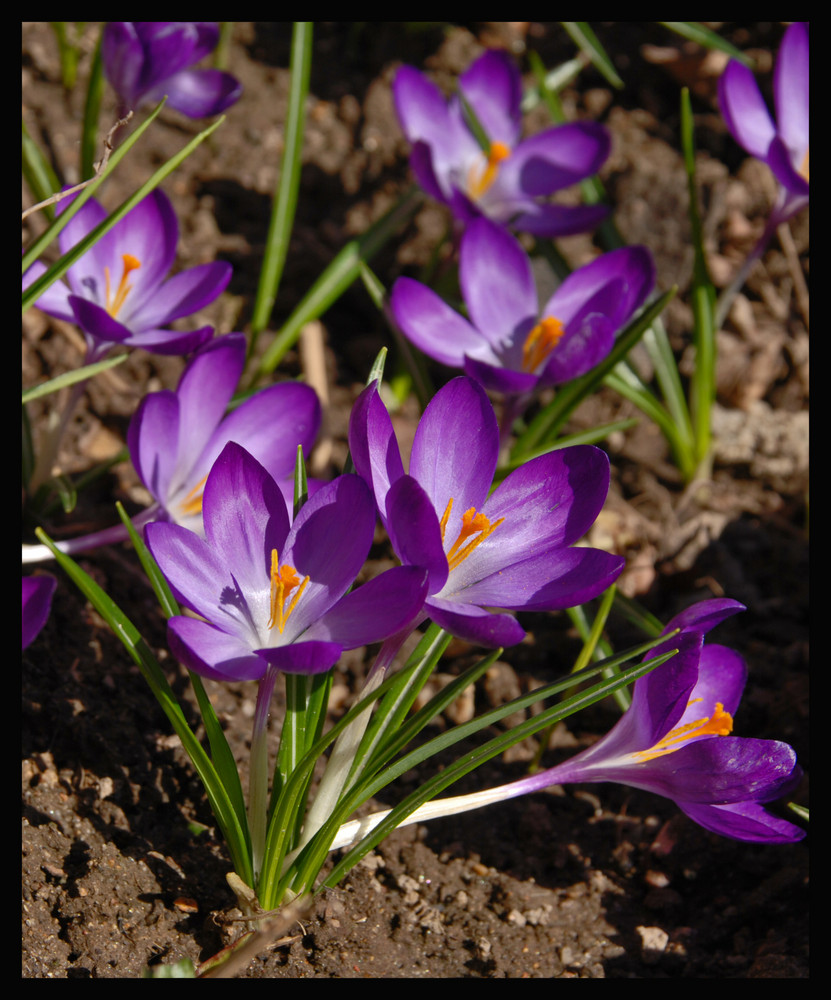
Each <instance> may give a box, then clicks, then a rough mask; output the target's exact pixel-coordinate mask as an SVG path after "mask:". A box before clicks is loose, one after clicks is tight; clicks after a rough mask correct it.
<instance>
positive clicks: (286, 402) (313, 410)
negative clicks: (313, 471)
mask: <svg viewBox="0 0 831 1000" xmlns="http://www.w3.org/2000/svg"><path fill="white" fill-rule="evenodd" d="M320 421H321V410H320V402H319V400H318V398H317V393H315V391H314V389H312V388H311V386H308V385H304V384H302V383H300V382H282V383H280V384H279V385H272V386H269V387H268V388H266V389H261V390H260V391H259V392H258V393H256V394H255V395H254V396H251V397H250V398H249V399H247V400H246V401H245V402H244V403H241V404H240V405H239V406H238V407H237V408H236V409H235V410H232V411H231V413H229V414H228V416H227V417H226V418H225V419H224V420H223V421H222V422H221V424H220V425H219V426H218V427H217V428H216V430H215V431H214V433H213V436H212V438H211V440H210V441H209V443H208V445H207V447H206V449H205V451H204V452H202V454H201V455H200V457H199V461H198V463H197V465H196V466H195V467H194V469H193V473H192V478H194V479H197V480H198V479H201V477H202V476H203V475H205V473H206V472H207V471H208V469H210V467H211V466H212V465H213V463H214V461H215V460H216V458H217V456H218V455H219V453H220V452H221V451H222V449H223V448H224V447H225V445H226V444H227V443H228V442H229V441H235V442H236V443H237V444H238V445H240V446H241V447H243V448H244V449H245V450H246V451H247V452H248V453H249V454H250V455H252V456H253V457H254V458H255V459H256V460H257V461H258V462H259V463H260V465H262V466H263V468H264V469H265V470H266V471H267V472H268V473H269V475H270V476H271V477H272V479H274V480H275V481H276V482H277V483H278V484H281V480H284V479H286V478H290V477H292V476H293V474H294V467H295V463H296V460H297V446H298V445H301V446H302V448H303V454H304V455H308V454H309V453H310V452H311V450H312V448H313V446H314V442H315V439H316V438H317V434H318V431H319V429H320Z"/></svg>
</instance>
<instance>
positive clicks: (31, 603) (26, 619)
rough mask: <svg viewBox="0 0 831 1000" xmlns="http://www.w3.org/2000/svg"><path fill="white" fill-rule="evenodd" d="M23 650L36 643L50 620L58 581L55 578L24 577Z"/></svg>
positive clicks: (22, 590)
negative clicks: (39, 634)
mask: <svg viewBox="0 0 831 1000" xmlns="http://www.w3.org/2000/svg"><path fill="white" fill-rule="evenodd" d="M22 581H23V582H22V587H21V594H22V606H21V610H22V621H23V628H22V634H21V638H22V648H23V649H25V648H26V647H27V646H28V645H30V644H31V643H32V642H34V640H35V638H36V637H37V635H38V633H39V632H40V630H41V629H42V628H43V626H44V625H45V624H46V620H47V619H48V618H49V612H50V611H51V609H52V596H53V594H54V593H55V588H56V587H57V585H58V581H57V580H56V579H55V577H54V576H49V575H44V576H24V577H23V578H22Z"/></svg>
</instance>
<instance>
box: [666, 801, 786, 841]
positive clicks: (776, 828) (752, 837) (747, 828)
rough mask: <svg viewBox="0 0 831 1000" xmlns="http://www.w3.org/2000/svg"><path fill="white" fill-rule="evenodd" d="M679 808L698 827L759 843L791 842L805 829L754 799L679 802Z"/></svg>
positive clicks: (735, 838) (723, 835)
mask: <svg viewBox="0 0 831 1000" xmlns="http://www.w3.org/2000/svg"><path fill="white" fill-rule="evenodd" d="M679 806H680V808H681V809H682V810H683V811H684V812H685V813H686V814H687V815H688V816H689V817H690V819H692V820H695V822H696V823H698V824H699V826H703V827H704V829H705V830H710V831H711V832H712V833H718V834H720V835H721V836H722V837H732V838H733V839H734V840H745V841H750V842H753V843H760V844H794V843H796V842H797V841H799V840H802V839H803V837H804V836H805V831H804V830H802V829H800V827H798V826H795V825H794V824H793V823H789V822H788V821H787V820H785V819H780V818H779V817H778V816H773V815H771V813H769V812H767V810H766V809H765V808H764V806H762V805H760V804H759V803H758V802H731V803H730V804H728V805H711V804H710V803H707V802H680V803H679Z"/></svg>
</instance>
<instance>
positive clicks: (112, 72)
mask: <svg viewBox="0 0 831 1000" xmlns="http://www.w3.org/2000/svg"><path fill="white" fill-rule="evenodd" d="M218 41H219V27H218V25H217V23H216V22H215V21H109V22H108V23H107V25H106V27H105V28H104V35H103V38H102V42H101V59H102V62H103V64H104V75H105V76H106V77H107V79H108V80H109V82H110V84H111V86H112V87H113V89H114V90H115V92H116V93H117V94H118V96H119V97H120V98H121V100H122V102H123V103H124V105H125V108H126V109H132V110H135V109H137V108H139V107H140V106H141V105H142V104H150V103H153V104H155V103H157V102H158V101H160V100H161V99H162V97H164V96H165V95H167V102H168V104H169V105H170V107H172V108H176V110H177V111H181V112H182V114H185V115H187V116H188V117H189V118H206V117H208V116H209V115H218V114H219V113H220V112H221V111H224V110H225V109H226V108H227V107H229V106H230V105H231V104H233V103H234V101H236V100H237V99H238V98H239V96H240V94H241V93H242V85H241V84H240V82H239V81H238V80H237V79H236V78H235V77H233V76H231V74H230V73H224V72H222V71H221V70H218V69H191V68H190V67H191V66H193V64H194V63H197V62H199V60H200V59H202V58H204V57H205V56H206V55H208V53H210V52H213V50H214V49H215V48H216V46H217V42H218Z"/></svg>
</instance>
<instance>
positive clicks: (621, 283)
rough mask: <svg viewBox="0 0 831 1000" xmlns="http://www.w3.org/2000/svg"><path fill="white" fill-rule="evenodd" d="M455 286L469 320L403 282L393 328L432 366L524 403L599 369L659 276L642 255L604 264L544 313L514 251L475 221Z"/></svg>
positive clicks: (558, 294)
mask: <svg viewBox="0 0 831 1000" xmlns="http://www.w3.org/2000/svg"><path fill="white" fill-rule="evenodd" d="M459 281H460V284H461V289H462V296H463V297H464V301H465V305H466V306H467V313H468V317H469V318H468V319H465V317H464V316H461V315H460V314H459V313H457V312H456V311H455V310H454V309H452V308H451V307H450V306H449V305H447V303H446V302H444V300H443V299H441V298H439V296H438V295H436V293H435V292H434V291H432V290H431V289H430V288H428V287H427V286H426V285H422V284H421V283H420V282H418V281H414V280H413V279H411V278H399V279H398V280H397V281H396V283H395V285H394V286H393V289H392V295H391V298H390V309H391V311H392V315H393V317H394V319H395V321H396V323H397V324H398V326H399V327H400V328H401V330H402V332H403V333H404V334H405V335H406V336H407V337H408V338H409V339H410V340H411V341H412V342H413V343H414V344H415V345H416V346H417V347H418V348H419V349H420V350H422V351H424V353H425V354H427V355H429V356H430V357H432V358H434V359H435V360H436V361H440V362H442V363H443V364H446V365H449V366H450V367H452V368H462V369H464V371H465V372H467V374H468V375H470V376H472V377H473V378H475V379H476V380H477V381H478V382H480V383H481V384H482V385H484V386H485V388H487V389H492V390H495V391H497V392H500V393H504V394H506V395H525V394H528V393H531V392H533V391H534V390H535V389H537V388H542V387H545V386H550V385H556V384H559V383H561V382H567V381H569V380H570V379H573V378H577V377H578V376H579V375H583V374H584V373H585V372H587V371H589V369H591V368H593V367H594V366H595V365H596V364H598V362H600V361H602V360H603V358H605V357H606V355H607V354H608V353H609V351H611V349H612V347H613V346H614V342H615V334H616V333H617V332H618V331H619V330H620V328H621V327H622V326H623V325H624V324H625V323H627V322H628V321H629V319H630V318H631V317H632V315H633V314H634V313H635V312H636V310H638V309H639V308H640V307H641V306H642V305H643V303H644V301H645V300H646V297H647V296H648V295H649V293H650V292H651V290H652V287H653V285H654V283H655V266H654V264H653V262H652V257H651V255H650V253H649V251H648V250H647V249H646V248H645V247H638V246H636V247H625V248H623V249H620V250H613V251H611V253H605V254H602V255H601V256H600V257H598V258H597V259H596V260H593V261H592V262H591V263H589V264H586V265H585V266H584V267H581V268H579V269H578V270H576V271H574V272H573V273H572V274H570V275H569V276H568V277H567V278H566V279H565V281H563V283H562V284H561V285H560V287H559V288H558V289H557V290H556V291H555V292H554V294H553V295H552V296H551V298H550V299H549V300H548V302H546V303H545V305H544V306H543V307H542V309H540V305H539V299H538V296H537V288H536V284H535V282H534V274H533V271H532V269H531V262H530V260H529V259H528V255H527V254H526V253H525V251H524V250H523V249H522V247H521V246H520V244H519V242H518V241H517V240H516V239H514V237H513V236H511V234H510V233H508V232H506V231H505V230H504V229H502V228H501V227H500V226H497V225H495V224H494V223H492V222H490V221H488V220H487V219H476V220H475V221H474V222H472V223H471V224H470V225H469V226H468V228H467V230H466V231H465V234H464V236H463V237H462V241H461V247H460V250H459Z"/></svg>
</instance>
